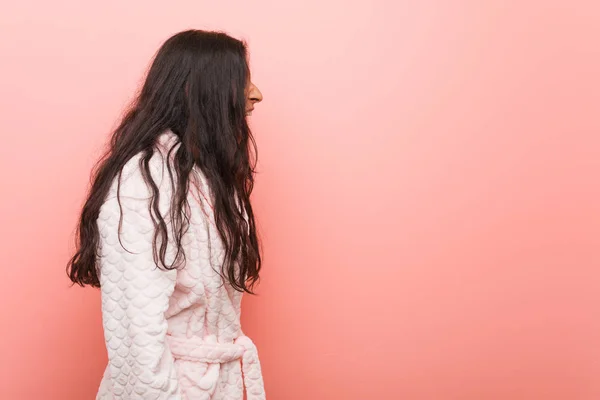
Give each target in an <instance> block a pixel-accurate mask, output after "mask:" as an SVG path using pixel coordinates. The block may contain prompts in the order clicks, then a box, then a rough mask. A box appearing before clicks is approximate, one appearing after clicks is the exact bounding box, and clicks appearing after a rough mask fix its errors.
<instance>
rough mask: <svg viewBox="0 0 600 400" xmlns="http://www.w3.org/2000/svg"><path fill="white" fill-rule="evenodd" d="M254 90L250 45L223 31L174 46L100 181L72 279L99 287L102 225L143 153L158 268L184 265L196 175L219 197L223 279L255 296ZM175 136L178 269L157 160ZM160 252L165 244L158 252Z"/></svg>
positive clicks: (114, 142)
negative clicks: (160, 142) (164, 142)
mask: <svg viewBox="0 0 600 400" xmlns="http://www.w3.org/2000/svg"><path fill="white" fill-rule="evenodd" d="M248 82H250V72H249V68H248V62H247V49H246V45H245V43H244V42H242V41H239V40H237V39H234V38H232V37H230V36H228V35H226V34H224V33H220V32H206V31H200V30H189V31H184V32H181V33H178V34H176V35H175V36H173V37H171V38H170V39H168V40H167V41H166V42H165V43H164V44H163V46H162V47H161V48H160V49H159V51H158V53H157V54H156V56H155V58H154V61H153V63H152V65H151V66H150V69H149V71H148V74H147V77H146V80H145V83H144V85H143V87H142V89H141V91H140V92H139V94H138V96H137V97H136V99H135V100H134V102H133V104H132V106H131V108H130V109H129V111H128V112H127V113H126V114H125V116H124V117H123V119H122V121H121V123H120V125H119V126H118V127H117V129H116V130H115V132H114V134H113V136H112V139H111V141H110V146H109V149H108V151H107V153H106V154H105V156H104V157H103V158H102V159H101V160H100V162H99V163H98V166H97V168H96V172H95V174H94V175H93V180H92V187H91V190H90V193H89V196H88V198H87V201H86V202H85V205H84V207H83V211H82V213H81V218H80V221H79V226H78V230H77V243H76V244H77V250H76V253H75V255H74V256H73V258H71V260H70V261H69V263H68V266H67V273H68V275H69V278H70V279H71V281H73V282H74V283H77V284H79V285H81V286H84V285H91V286H94V287H100V281H99V279H98V273H97V258H98V255H97V254H98V253H97V251H98V244H99V231H98V226H97V222H96V221H97V219H98V216H99V213H100V208H101V207H102V205H103V203H104V201H105V199H106V196H107V194H108V192H109V190H110V188H111V186H112V184H113V181H114V180H115V178H118V177H119V176H120V173H121V171H122V169H123V167H124V166H125V164H126V163H127V162H128V161H129V160H131V159H132V158H133V157H134V156H135V155H137V154H141V155H142V156H141V160H140V168H141V171H142V175H143V177H144V179H145V181H146V183H147V184H148V186H149V187H150V188H151V189H152V193H153V197H152V199H151V200H150V205H149V211H150V212H151V215H154V216H155V218H153V222H154V227H155V235H154V243H153V249H154V259H155V263H156V265H157V267H160V268H165V269H174V268H178V267H181V266H183V265H184V264H185V254H184V253H183V252H182V249H181V239H182V236H183V235H184V234H185V232H186V229H187V227H188V222H189V221H188V219H189V216H188V215H186V210H187V207H188V203H187V194H188V188H189V176H190V173H191V172H192V168H194V167H197V168H199V169H200V171H202V173H203V174H204V176H205V177H206V179H207V181H208V184H209V186H210V190H211V193H212V202H213V206H214V215H215V223H216V226H217V228H218V231H219V235H220V237H221V239H222V241H223V244H224V248H225V257H224V263H223V265H222V268H221V271H220V272H221V274H222V276H223V278H224V279H226V280H228V281H229V283H230V284H231V285H232V286H233V288H235V289H236V290H238V291H242V292H248V293H252V288H253V286H254V284H255V283H256V282H257V280H258V274H259V271H260V267H261V257H260V251H259V243H258V238H257V233H256V226H255V221H254V214H253V212H252V206H251V204H250V193H251V192H252V188H253V184H254V167H255V165H256V144H255V142H254V139H253V137H252V133H251V132H250V128H249V127H248V123H247V121H246V89H247V84H248ZM168 130H170V131H172V132H173V133H174V134H175V135H176V136H177V137H178V141H179V143H180V146H179V147H178V148H177V149H176V150H174V151H173V153H174V154H173V168H172V169H173V170H174V173H173V171H172V170H171V166H170V165H169V163H167V166H168V167H169V173H170V174H169V175H170V176H174V177H175V179H174V182H175V184H176V187H175V190H174V194H173V199H172V204H171V209H172V216H173V219H174V221H173V227H174V228H173V231H174V232H173V235H174V238H173V239H174V240H173V242H174V243H175V244H176V245H177V250H178V252H177V253H178V255H179V256H180V257H178V258H177V259H176V262H174V263H171V264H170V265H168V264H167V262H166V260H165V256H166V246H163V245H162V244H163V243H166V240H164V239H166V238H167V236H168V234H169V232H168V231H169V229H168V228H167V225H166V223H165V221H164V219H163V218H162V217H161V215H160V213H158V212H156V210H158V204H157V199H158V186H157V184H156V182H154V181H153V180H152V175H151V173H150V169H149V161H150V158H151V157H152V156H153V154H154V152H155V151H156V147H155V146H156V144H157V139H158V137H159V136H161V135H162V134H163V133H165V132H166V131H168ZM157 244H161V245H157Z"/></svg>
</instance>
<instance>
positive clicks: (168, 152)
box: [107, 131, 180, 200]
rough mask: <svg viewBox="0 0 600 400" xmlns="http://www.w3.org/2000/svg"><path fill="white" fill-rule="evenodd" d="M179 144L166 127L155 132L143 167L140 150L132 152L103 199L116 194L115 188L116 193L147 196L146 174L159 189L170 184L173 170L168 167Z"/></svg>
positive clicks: (149, 194)
mask: <svg viewBox="0 0 600 400" xmlns="http://www.w3.org/2000/svg"><path fill="white" fill-rule="evenodd" d="M179 145H180V143H179V140H178V138H177V136H176V135H175V134H174V133H172V132H169V131H168V132H165V133H163V134H162V135H161V136H159V138H158V140H157V143H156V145H155V146H154V151H153V153H152V155H151V157H150V159H149V160H148V165H147V169H146V166H145V165H144V164H145V163H144V162H143V161H144V153H143V152H140V153H138V154H136V155H135V156H133V157H132V158H131V159H130V160H129V161H128V162H127V163H126V164H125V165H124V166H123V168H122V169H121V172H120V173H119V174H117V176H116V177H115V179H114V181H113V184H112V187H111V189H110V191H109V195H108V197H107V200H108V199H110V198H111V197H116V196H117V192H118V194H119V196H120V197H131V198H138V199H148V198H150V197H151V196H152V189H151V186H150V185H151V183H150V182H148V178H151V179H152V181H153V182H154V184H155V185H156V186H157V187H158V188H159V190H160V191H161V192H164V191H165V190H168V189H169V188H172V187H173V185H174V182H172V179H173V178H174V177H175V171H174V170H173V169H172V168H173V164H172V163H173V156H174V154H175V151H176V150H177V147H179ZM169 168H170V169H171V172H169ZM148 173H149V174H148Z"/></svg>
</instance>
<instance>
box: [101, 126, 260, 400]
mask: <svg viewBox="0 0 600 400" xmlns="http://www.w3.org/2000/svg"><path fill="white" fill-rule="evenodd" d="M176 144H177V139H176V137H175V135H174V134H173V133H170V132H167V133H166V134H165V135H163V136H162V137H161V138H160V141H159V144H158V146H157V151H156V153H155V155H154V156H153V157H152V159H151V161H150V169H151V173H152V177H153V179H154V181H155V182H157V185H158V186H159V191H160V196H159V209H160V213H161V215H162V216H163V218H165V221H166V222H167V225H168V227H170V225H169V218H168V216H169V207H170V202H171V194H172V184H171V180H170V177H169V173H168V171H167V168H166V165H165V163H166V157H167V152H168V150H169V149H170V148H171V147H172V146H173V145H176ZM139 160H140V157H139V156H138V157H134V158H133V159H132V160H131V161H130V162H129V163H128V164H127V165H126V166H125V168H124V169H123V173H122V176H121V185H120V204H119V201H118V200H117V182H116V181H115V184H114V185H113V188H112V189H111V192H110V194H109V196H108V197H107V199H106V201H105V204H104V205H103V207H102V209H101V212H100V216H99V218H98V227H99V229H100V236H101V240H100V248H99V252H100V253H99V254H100V257H99V268H100V282H101V292H102V315H103V324H104V334H105V339H106V348H107V351H108V358H109V362H108V366H107V368H106V371H105V373H104V377H103V379H102V382H101V384H100V389H99V391H98V395H97V399H98V400H108V399H148V400H149V399H153V400H162V399H172V400H180V399H181V400H205V399H219V400H242V399H243V398H244V391H245V392H246V398H247V399H248V400H264V399H265V392H264V385H263V380H262V375H261V370H260V363H259V361H258V354H257V351H256V347H255V346H254V344H253V343H252V341H251V340H250V339H249V338H248V337H246V336H244V334H243V333H242V330H241V327H240V303H241V293H239V292H237V291H235V290H233V289H232V288H231V286H230V285H229V284H228V283H227V282H224V281H223V279H222V278H221V277H220V275H219V273H218V272H219V270H220V266H221V265H222V260H223V245H222V242H221V240H220V237H219V234H218V232H217V230H216V227H215V225H214V215H213V212H212V208H211V204H210V201H209V200H208V199H210V196H208V195H207V194H208V193H209V188H208V185H207V184H206V181H205V179H204V178H203V176H202V175H201V174H200V173H199V172H198V171H195V172H194V173H193V174H192V176H191V179H190V188H191V189H190V192H189V195H188V202H189V205H190V209H189V215H190V226H189V229H188V231H187V233H186V234H185V236H184V238H183V247H184V250H185V255H186V263H185V266H184V268H180V269H178V270H172V271H167V270H163V269H160V268H157V267H156V265H155V262H154V257H153V252H152V243H153V238H154V226H153V224H152V219H151V215H150V212H149V210H148V205H149V198H150V195H151V191H150V189H149V188H148V186H147V185H146V183H145V181H144V180H143V178H142V173H141V170H140V167H139ZM121 217H122V218H121ZM119 232H120V235H119ZM167 245H168V247H167V254H168V256H169V259H170V260H173V259H174V246H173V245H172V243H168V244H167Z"/></svg>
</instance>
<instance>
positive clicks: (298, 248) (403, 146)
mask: <svg viewBox="0 0 600 400" xmlns="http://www.w3.org/2000/svg"><path fill="white" fill-rule="evenodd" d="M7 3H8V2H7ZM84 4H91V3H85V2H82V1H75V0H72V1H58V2H56V1H53V2H44V1H37V2H28V1H19V2H10V3H9V4H3V5H2V10H0V37H1V39H0V54H1V60H2V61H1V63H0V72H1V73H0V88H1V89H0V110H1V111H0V122H1V125H2V129H3V135H2V140H3V143H2V146H1V147H0V178H1V179H0V182H1V185H2V193H3V195H2V198H1V202H0V220H1V223H0V246H1V254H2V260H1V264H2V267H3V268H2V274H1V279H0V296H1V299H0V304H1V306H0V324H1V325H0V337H1V339H0V398H2V399H10V400H12V399H19V400H30V399H31V400H37V399H42V398H43V399H46V400H58V399H60V400H65V399H74V400H79V399H91V398H93V395H94V393H95V390H96V387H97V384H98V382H99V379H100V375H101V372H102V369H103V367H104V363H105V351H104V347H103V339H102V331H101V321H100V314H99V307H100V305H99V295H98V292H97V291H94V290H91V289H86V290H80V289H77V288H73V289H68V285H67V280H66V277H65V275H64V272H63V268H64V264H65V262H66V260H67V258H68V256H69V253H70V248H71V247H70V245H71V234H72V231H73V228H74V225H75V219H76V216H77V215H76V214H77V212H78V209H79V206H80V204H81V201H82V197H83V193H84V191H85V189H86V185H87V179H88V174H89V170H90V167H91V165H92V163H93V161H94V160H95V158H96V157H97V155H98V150H99V149H100V148H101V146H102V144H103V142H104V140H105V138H106V135H107V132H108V131H109V130H110V128H111V127H112V126H113V124H114V120H115V118H116V117H117V115H118V113H119V112H120V110H121V109H122V107H123V105H124V104H125V103H126V101H127V100H128V98H129V97H130V95H131V93H132V91H133V90H134V88H135V87H136V85H137V83H138V82H139V79H140V77H141V73H142V71H143V70H144V68H145V66H146V64H147V62H148V60H149V59H150V57H151V55H152V53H153V52H154V51H155V50H156V49H157V47H158V46H159V45H160V43H161V42H162V40H164V39H165V38H166V37H167V36H169V35H170V34H172V33H174V32H176V31H178V30H181V29H184V28H188V27H213V28H223V29H226V30H228V31H230V32H231V33H233V34H235V35H240V36H243V37H246V38H247V39H248V40H249V43H250V46H251V50H252V62H253V69H254V77H255V81H256V83H257V84H258V85H259V86H260V87H261V89H262V91H263V93H264V95H265V98H266V100H265V102H264V104H262V105H260V106H259V108H258V109H257V111H256V112H255V116H254V117H253V125H254V129H255V132H256V135H257V138H258V142H259V145H260V157H261V164H260V172H261V173H260V176H259V178H258V185H257V191H256V197H255V201H256V207H257V211H258V216H259V218H260V225H261V228H262V232H263V236H264V242H265V245H266V255H265V259H266V265H265V270H264V277H263V283H262V286H261V287H260V296H259V297H256V298H252V299H247V301H246V303H245V306H246V307H245V315H244V319H245V321H244V323H245V326H246V330H247V332H248V333H249V334H250V335H251V336H252V337H254V338H255V340H256V342H257V343H258V345H259V347H260V349H261V354H262V362H263V366H264V373H265V377H266V384H267V391H268V393H269V395H270V396H269V398H270V399H272V400H306V399H311V400H331V399H344V400H375V399H377V400H379V399H394V400H395V399H415V400H417V399H428V400H429V399H432V400H434V399H435V400H454V399H456V400H471V399H472V400H481V399H486V400H496V399H503V400H504V399H511V400H515V399H527V400H532V399H544V400H552V399H569V400H597V399H599V398H600V379H599V378H600V344H599V340H600V339H599V338H600V301H599V299H598V296H600V295H599V293H600V269H599V267H600V183H599V175H600V136H599V131H600V119H599V118H598V115H599V110H600V78H599V76H600V75H599V71H600V48H599V47H600V46H599V45H598V37H600V6H599V5H598V3H597V2H594V1H591V0H590V1H584V0H581V1H577V0H570V1H552V0H549V1H475V0H471V1H469V0H461V1H444V0H421V1H392V0H387V1H386V0H370V1H347V0H327V1H325V2H323V3H321V1H317V0H308V1H302V2H294V3H292V2H289V1H280V0H279V1H276V0H271V1H267V0H255V1H252V2H246V1H244V2H242V1H237V2H232V1H220V2H214V1H210V2H209V1H197V0H196V1H187V2H178V3H177V4H178V5H177V6H176V7H175V6H170V7H169V6H167V5H166V4H168V2H164V1H161V2H158V1H128V2H123V1H107V2H102V4H103V5H102V6H100V5H99V4H100V3H97V4H98V5H96V6H90V5H84ZM21 185H23V186H22V187H21Z"/></svg>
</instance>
